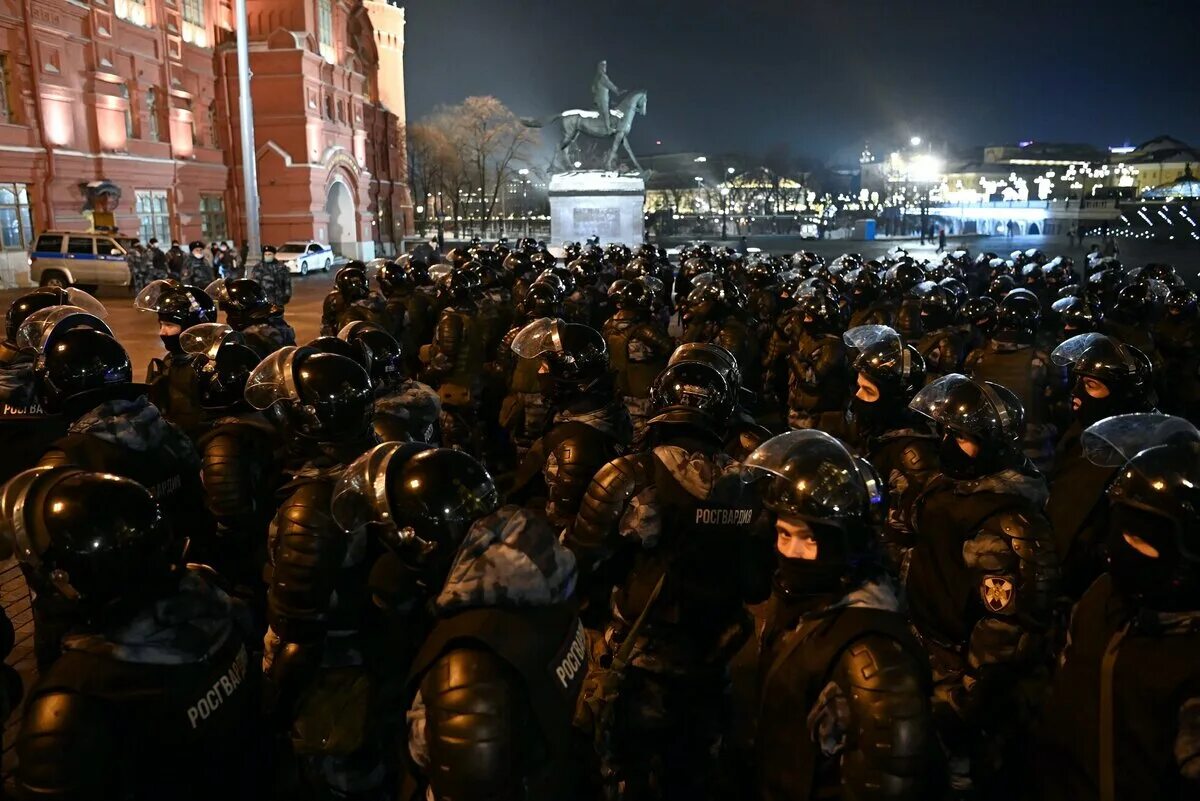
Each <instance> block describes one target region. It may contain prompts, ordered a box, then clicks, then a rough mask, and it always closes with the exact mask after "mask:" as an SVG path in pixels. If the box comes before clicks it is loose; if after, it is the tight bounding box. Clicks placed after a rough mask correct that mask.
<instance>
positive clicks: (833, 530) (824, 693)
mask: <svg viewBox="0 0 1200 801" xmlns="http://www.w3.org/2000/svg"><path fill="white" fill-rule="evenodd" d="M746 465H747V467H749V468H752V469H753V470H754V471H755V472H759V471H762V472H765V473H766V474H767V477H766V478H764V479H762V480H761V481H760V482H759V483H760V485H765V486H763V487H762V490H761V492H762V494H763V505H764V506H765V507H766V508H767V509H768V510H769V512H770V513H771V515H772V516H773V517H774V519H775V534H776V544H775V550H776V555H777V557H778V567H777V569H776V571H775V576H774V581H773V592H772V594H771V600H770V602H769V605H768V611H767V612H766V613H765V624H764V628H763V632H762V636H761V654H760V667H759V675H760V696H759V701H760V703H759V713H760V714H759V720H758V730H757V735H756V739H755V742H756V745H757V753H756V755H755V760H754V761H755V764H756V766H757V768H758V777H757V778H758V790H759V792H758V797H760V798H763V799H769V800H774V799H793V798H817V797H825V796H827V795H828V796H831V797H832V796H838V797H846V798H860V797H871V798H880V799H914V801H915V799H920V798H926V797H929V796H928V795H927V794H928V793H929V792H930V791H931V789H932V788H931V787H930V782H929V779H930V777H931V774H932V771H931V770H930V763H931V761H932V759H931V757H932V756H933V754H934V753H936V744H935V734H934V727H933V717H932V714H931V710H930V704H929V692H930V677H929V666H928V662H927V659H926V656H925V653H924V650H923V649H922V648H921V645H920V643H918V642H917V640H916V638H915V637H914V636H913V634H912V631H911V629H910V628H909V623H908V619H907V617H906V616H905V615H904V614H903V612H902V611H901V603H900V597H899V591H898V589H897V587H896V585H895V584H894V583H893V582H892V580H891V579H890V578H889V577H888V576H887V574H886V572H885V571H884V570H883V565H882V561H883V557H882V554H881V553H880V550H879V547H878V544H877V542H876V539H875V537H876V531H877V525H878V520H879V517H880V516H881V514H880V513H881V511H882V510H880V509H878V508H877V507H879V506H881V505H882V504H883V498H882V496H881V494H880V493H881V490H882V488H881V487H880V482H879V479H878V476H877V475H876V473H875V471H874V470H873V469H872V468H871V466H870V465H869V464H868V463H866V462H863V461H862V460H861V459H856V458H855V457H854V456H851V455H850V453H849V452H848V451H847V450H846V449H845V447H844V446H843V445H842V444H841V443H840V442H838V441H837V440H835V439H834V438H833V437H831V436H829V435H828V434H826V433H824V432H822V431H812V430H808V431H791V432H788V433H786V434H780V435H779V436H777V437H774V438H773V439H770V440H768V441H767V442H765V443H763V444H762V445H761V446H759V448H758V449H757V450H756V451H755V452H754V453H752V454H751V455H750V457H749V458H748V459H747V460H746ZM863 731H872V732H878V735H876V736H869V737H863V736H861V735H860V734H859V732H863Z"/></svg>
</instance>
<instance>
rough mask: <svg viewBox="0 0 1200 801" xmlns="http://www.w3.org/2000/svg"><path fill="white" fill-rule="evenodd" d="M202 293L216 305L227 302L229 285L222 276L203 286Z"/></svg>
mask: <svg viewBox="0 0 1200 801" xmlns="http://www.w3.org/2000/svg"><path fill="white" fill-rule="evenodd" d="M147 288H149V287H147ZM204 294H206V295H208V296H209V297H210V298H212V299H213V302H214V303H216V304H217V305H218V306H219V305H221V304H222V303H228V302H229V287H228V285H227V284H226V283H225V279H224V278H218V279H217V280H216V281H213V282H212V283H211V284H209V285H208V286H206V287H204Z"/></svg>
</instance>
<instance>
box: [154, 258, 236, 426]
mask: <svg viewBox="0 0 1200 801" xmlns="http://www.w3.org/2000/svg"><path fill="white" fill-rule="evenodd" d="M133 307H134V308H135V309H137V310H138V311H144V312H152V313H154V314H156V315H157V317H158V336H159V338H160V339H161V340H162V343H163V346H164V347H165V348H166V349H167V354H166V357H165V358H162V359H157V358H156V359H151V360H150V367H149V368H148V370H147V372H146V383H147V385H148V386H149V398H150V400H151V402H152V403H154V405H155V406H157V407H158V409H159V411H161V412H162V414H163V417H165V418H166V419H167V420H169V421H170V422H172V423H174V424H175V425H177V426H179V427H180V428H182V429H183V430H184V433H186V434H188V435H189V436H192V437H195V436H198V435H199V433H200V428H199V427H200V426H201V424H202V422H203V417H204V415H203V413H202V412H201V410H200V408H199V406H198V404H197V402H196V399H197V394H198V393H197V386H196V373H195V371H194V370H193V369H192V356H191V354H188V353H185V352H184V350H183V347H182V346H181V345H180V343H179V338H180V335H181V334H182V333H183V331H184V329H186V328H191V327H192V326H194V325H200V324H201V323H215V322H216V321H217V304H216V303H215V302H214V301H213V299H212V298H211V297H209V296H208V295H207V294H206V293H205V292H204V291H203V290H201V289H197V288H196V287H194V286H185V285H183V284H180V283H178V282H175V281H170V280H163V281H154V282H152V283H151V284H149V285H148V286H147V287H146V288H145V289H143V290H142V291H141V292H139V293H138V295H137V297H136V298H135V299H134V301H133Z"/></svg>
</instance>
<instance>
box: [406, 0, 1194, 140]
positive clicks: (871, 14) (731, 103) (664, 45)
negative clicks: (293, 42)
mask: <svg viewBox="0 0 1200 801" xmlns="http://www.w3.org/2000/svg"><path fill="white" fill-rule="evenodd" d="M406 14H407V29H406V53H405V68H406V73H407V75H406V85H407V93H408V116H409V119H410V120H418V119H420V118H421V117H422V116H424V115H425V114H427V113H428V112H429V111H430V110H432V109H433V108H434V107H435V106H437V105H439V104H442V103H454V102H458V101H460V100H461V99H462V98H464V97H466V96H468V95H487V94H490V95H495V96H496V97H498V98H499V99H500V100H501V101H503V102H504V103H505V104H506V105H508V106H509V107H510V108H511V109H512V110H513V111H514V112H516V113H517V114H519V115H522V116H541V115H546V114H550V113H553V112H555V111H559V110H561V109H564V108H568V107H586V106H588V105H590V102H591V101H590V98H589V94H588V88H589V85H590V82H591V78H592V73H593V71H594V69H595V66H596V61H598V60H599V59H600V58H607V59H608V73H609V76H610V77H611V78H612V79H613V81H614V82H615V83H616V84H617V86H619V87H620V88H621V89H628V88H631V87H634V88H644V89H646V90H648V92H649V95H648V106H649V116H648V117H646V118H645V119H639V121H638V124H637V125H636V126H635V128H634V133H633V145H634V148H635V152H638V153H648V154H649V153H656V152H662V153H668V152H678V151H693V150H694V151H701V152H713V153H717V152H747V153H763V152H766V151H768V150H770V149H772V148H777V147H779V146H780V145H784V146H786V147H787V148H789V150H790V152H791V153H792V154H793V155H796V156H806V157H811V158H815V159H819V160H822V161H825V160H831V161H834V162H839V163H845V162H853V161H856V160H857V157H858V153H859V151H860V149H861V146H862V142H863V140H864V139H866V140H869V141H870V143H871V146H872V149H873V150H875V151H876V152H877V153H878V152H882V151H883V150H884V149H885V148H888V147H894V146H895V145H897V144H898V143H900V142H901V141H905V142H906V141H907V140H908V138H909V137H910V136H912V135H920V136H923V137H924V138H925V139H927V140H931V141H933V142H935V143H938V144H940V143H942V142H946V143H948V144H949V145H950V146H952V147H963V146H967V147H969V146H972V145H985V144H1001V143H1006V142H1016V141H1019V140H1024V139H1034V140H1053V141H1062V142H1068V141H1069V142H1088V143H1092V144H1096V145H1100V146H1109V145H1121V144H1125V143H1126V142H1128V143H1130V144H1137V143H1139V142H1141V141H1143V140H1145V139H1148V138H1150V137H1152V136H1156V135H1158V134H1164V133H1165V134H1170V135H1173V136H1176V137H1178V138H1181V139H1183V140H1185V141H1188V142H1190V143H1192V144H1193V145H1200V80H1198V77H1200V68H1198V66H1197V65H1198V62H1197V56H1198V52H1200V7H1198V4H1197V0H1124V2H1116V1H1115V0H1070V1H1069V2H1064V1H1062V0H1040V1H1035V0H1009V2H997V1H996V0H959V2H945V0H724V1H722V2H718V1H717V0H637V2H634V1H633V0H619V1H618V0H609V1H608V2H606V1H605V0H412V1H411V2H409V3H407V5H406ZM659 139H661V140H662V145H661V146H656V145H655V140H659Z"/></svg>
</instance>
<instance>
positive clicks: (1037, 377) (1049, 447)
mask: <svg viewBox="0 0 1200 801" xmlns="http://www.w3.org/2000/svg"><path fill="white" fill-rule="evenodd" d="M1040 321H1041V306H1040V304H1039V303H1038V300H1037V298H1036V297H1035V296H1034V294H1033V293H1032V292H1029V291H1028V290H1024V289H1019V290H1015V291H1013V292H1010V293H1009V294H1008V295H1007V296H1005V298H1004V300H1003V301H1001V303H1000V306H999V308H998V309H997V312H996V329H995V331H994V332H993V334H992V337H991V339H989V340H988V342H987V344H986V345H984V347H982V348H980V349H979V350H976V351H975V352H973V353H971V354H970V355H969V356H968V357H967V360H966V363H965V364H964V370H965V371H966V372H967V373H968V374H970V375H971V376H972V377H973V378H974V379H976V380H977V381H991V382H994V383H996V384H1000V385H1001V386H1004V387H1006V388H1008V389H1009V390H1011V391H1012V392H1014V393H1016V396H1017V399H1018V400H1019V401H1020V404H1021V408H1022V409H1023V410H1024V414H1025V430H1024V434H1023V445H1024V449H1025V455H1026V456H1028V457H1029V458H1030V460H1031V461H1032V462H1033V464H1034V466H1035V467H1037V468H1038V469H1039V470H1041V471H1042V472H1043V473H1044V472H1047V471H1048V470H1049V469H1050V467H1051V465H1052V463H1053V460H1054V443H1055V442H1056V441H1057V439H1058V429H1057V427H1056V426H1055V424H1054V419H1053V407H1054V405H1055V403H1057V402H1058V400H1059V398H1060V397H1061V395H1062V394H1063V392H1064V391H1065V389H1066V386H1065V384H1066V381H1065V378H1064V376H1063V375H1062V371H1061V370H1059V369H1057V368H1055V366H1054V365H1053V364H1052V363H1051V362H1050V356H1049V354H1047V353H1046V352H1044V351H1043V350H1042V349H1041V348H1039V347H1037V345H1036V343H1035V340H1036V337H1037V333H1038V328H1039V324H1040Z"/></svg>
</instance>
